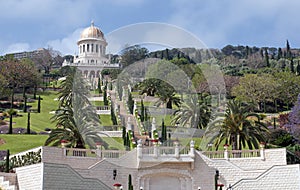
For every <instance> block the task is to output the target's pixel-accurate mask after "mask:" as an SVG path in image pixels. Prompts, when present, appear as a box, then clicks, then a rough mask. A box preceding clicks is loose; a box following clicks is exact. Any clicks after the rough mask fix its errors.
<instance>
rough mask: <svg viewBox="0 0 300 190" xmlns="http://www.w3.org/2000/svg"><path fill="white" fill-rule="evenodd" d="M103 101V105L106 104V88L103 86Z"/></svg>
mask: <svg viewBox="0 0 300 190" xmlns="http://www.w3.org/2000/svg"><path fill="white" fill-rule="evenodd" d="M103 102H104V105H105V106H108V100H107V92H106V88H105V87H104V90H103Z"/></svg>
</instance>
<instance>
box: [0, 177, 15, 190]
mask: <svg viewBox="0 0 300 190" xmlns="http://www.w3.org/2000/svg"><path fill="white" fill-rule="evenodd" d="M0 189H2V190H17V189H18V188H17V187H16V186H15V185H10V182H9V181H6V180H5V177H4V176H0Z"/></svg>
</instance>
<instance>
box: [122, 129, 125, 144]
mask: <svg viewBox="0 0 300 190" xmlns="http://www.w3.org/2000/svg"><path fill="white" fill-rule="evenodd" d="M122 138H123V145H124V146H126V128H125V127H124V126H123V127H122Z"/></svg>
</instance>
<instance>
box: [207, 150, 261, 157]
mask: <svg viewBox="0 0 300 190" xmlns="http://www.w3.org/2000/svg"><path fill="white" fill-rule="evenodd" d="M202 154H204V155H205V156H207V157H209V158H211V159H229V158H255V157H261V156H262V155H261V149H256V150H228V151H226V150H225V151H205V152H202Z"/></svg>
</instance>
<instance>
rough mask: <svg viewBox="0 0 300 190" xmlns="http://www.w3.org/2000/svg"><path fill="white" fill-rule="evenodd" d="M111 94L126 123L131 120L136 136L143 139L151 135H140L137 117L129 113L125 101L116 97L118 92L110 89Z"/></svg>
mask: <svg viewBox="0 0 300 190" xmlns="http://www.w3.org/2000/svg"><path fill="white" fill-rule="evenodd" d="M109 94H110V98H111V101H112V102H113V103H114V105H115V106H117V107H118V108H119V112H120V115H121V116H122V117H123V118H124V119H125V123H127V122H128V121H130V125H131V126H132V129H133V133H134V136H135V138H137V139H142V140H144V139H146V138H149V136H146V135H140V131H139V129H138V126H137V121H136V118H135V117H134V116H133V115H132V114H130V113H128V111H127V108H126V107H125V106H126V105H125V104H124V102H123V101H120V100H119V98H118V97H116V96H117V95H116V92H115V91H114V90H112V91H109ZM125 127H127V129H128V128H129V127H128V126H127V125H125Z"/></svg>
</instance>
